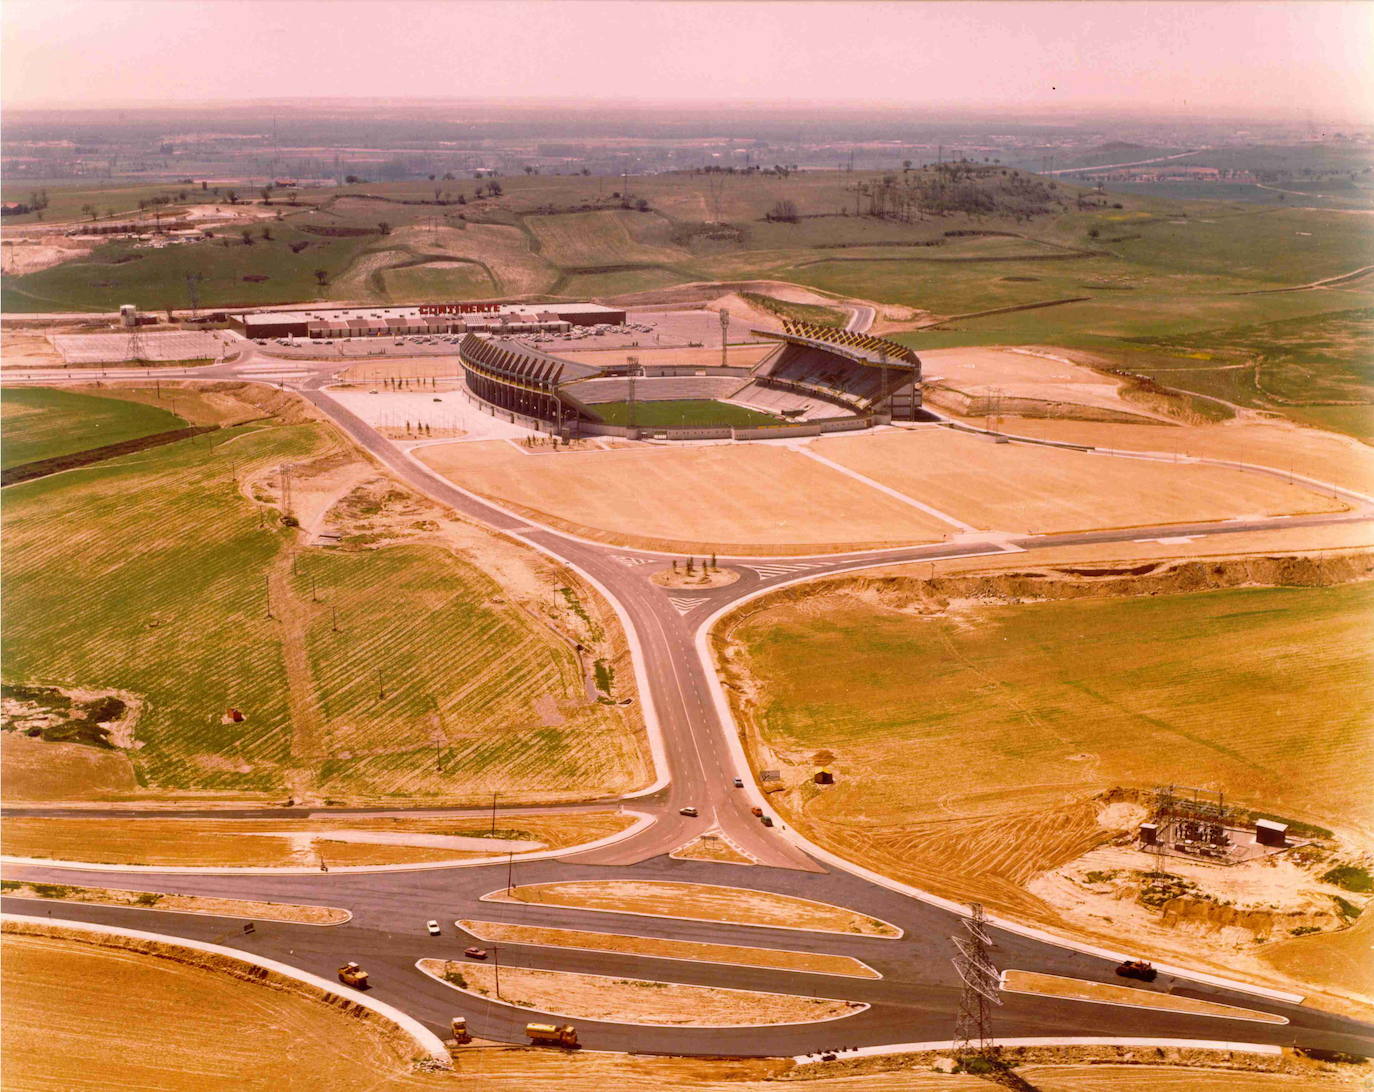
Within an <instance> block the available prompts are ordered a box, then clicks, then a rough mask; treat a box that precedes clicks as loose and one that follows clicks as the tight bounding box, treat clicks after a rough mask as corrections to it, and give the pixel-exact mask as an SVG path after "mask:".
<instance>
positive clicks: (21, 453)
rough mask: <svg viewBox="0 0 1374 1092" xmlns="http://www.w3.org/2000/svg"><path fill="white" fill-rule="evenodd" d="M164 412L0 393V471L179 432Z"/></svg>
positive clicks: (64, 396) (44, 390)
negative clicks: (147, 437) (157, 433)
mask: <svg viewBox="0 0 1374 1092" xmlns="http://www.w3.org/2000/svg"><path fill="white" fill-rule="evenodd" d="M185 425H186V421H185V420H184V419H183V418H181V417H178V416H177V415H176V414H175V413H172V412H171V411H169V410H164V409H159V408H158V407H156V406H145V405H141V404H139V403H138V402H127V401H123V400H121V399H117V398H100V397H98V396H96V395H90V394H75V393H73V392H71V391H62V390H53V389H51V388H48V387H5V388H4V389H3V390H2V391H0V466H4V467H5V468H6V469H8V468H9V467H11V466H18V465H19V464H21V463H31V462H34V461H36V460H38V459H51V458H54V457H56V456H58V455H70V454H72V453H73V452H76V451H86V450H88V449H90V448H93V447H104V446H105V445H106V444H117V443H120V442H122V441H124V440H136V439H138V438H139V437H140V436H151V435H152V434H153V433H155V432H167V431H169V430H170V429H176V428H184V427H185Z"/></svg>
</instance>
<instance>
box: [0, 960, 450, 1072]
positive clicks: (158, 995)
mask: <svg viewBox="0 0 1374 1092" xmlns="http://www.w3.org/2000/svg"><path fill="white" fill-rule="evenodd" d="M3 951H4V957H5V958H4V970H3V982H4V989H5V1000H6V1005H5V1009H6V1012H5V1042H4V1064H5V1084H6V1087H7V1088H12V1089H24V1090H34V1092H38V1090H40V1089H41V1090H49V1089H54V1088H86V1089H111V1090H113V1089H118V1088H159V1089H176V1090H185V1092H190V1090H191V1089H193V1088H210V1087H219V1088H227V1087H231V1086H232V1087H237V1088H254V1089H271V1088H278V1089H281V1088H293V1087H294V1088H300V1087H304V1084H303V1083H302V1081H303V1080H304V1079H305V1078H304V1074H305V1073H307V1072H308V1073H309V1074H310V1076H309V1078H308V1080H309V1082H310V1083H314V1084H316V1086H317V1087H318V1085H319V1084H320V1083H324V1084H327V1085H328V1086H329V1087H332V1088H344V1089H347V1088H354V1089H358V1090H359V1092H361V1090H362V1089H363V1088H374V1087H376V1086H377V1085H376V1082H377V1081H379V1080H380V1081H386V1080H388V1079H390V1080H395V1081H398V1082H402V1083H400V1084H398V1085H397V1087H406V1084H405V1083H404V1082H406V1081H407V1077H408V1076H409V1072H410V1069H411V1066H410V1058H409V1055H410V1053H411V1051H412V1050H413V1045H412V1044H411V1042H410V1041H409V1039H404V1038H403V1037H402V1036H400V1034H399V1033H398V1032H395V1033H387V1032H384V1031H383V1030H382V1029H381V1027H380V1026H379V1025H378V1024H376V1023H374V1022H373V1021H362V1020H355V1019H351V1018H350V1017H348V1016H345V1015H344V1014H343V1013H341V1012H340V1011H339V1010H338V1009H337V1008H334V1007H332V1006H330V1005H328V1004H326V1003H324V1002H322V1001H315V1000H312V999H308V998H306V997H304V996H299V995H296V994H293V993H290V992H285V991H280V990H273V989H269V988H267V987H264V986H263V985H261V984H259V983H256V982H248V981H243V980H240V979H236V978H230V977H229V976H227V975H224V974H220V973H217V972H215V971H212V970H208V969H205V968H203V967H199V966H193V965H189V964H186V963H181V962H174V961H172V960H170V959H163V958H158V957H156V956H149V955H142V954H137V953H133V952H126V951H119V950H117V949H107V948H98V947H95V946H93V945H91V944H86V943H81V942H78V941H73V940H66V939H55V938H50V937H39V936H15V935H11V934H6V936H5V937H4V941H3ZM209 1027H214V1028H215V1029H216V1030H215V1033H214V1034H213V1035H212V1034H207V1030H206V1029H207V1028H209ZM140 1039H142V1040H143V1041H142V1042H141V1043H140ZM312 1044H313V1045H312ZM140 1048H141V1049H140ZM421 1087H424V1086H421Z"/></svg>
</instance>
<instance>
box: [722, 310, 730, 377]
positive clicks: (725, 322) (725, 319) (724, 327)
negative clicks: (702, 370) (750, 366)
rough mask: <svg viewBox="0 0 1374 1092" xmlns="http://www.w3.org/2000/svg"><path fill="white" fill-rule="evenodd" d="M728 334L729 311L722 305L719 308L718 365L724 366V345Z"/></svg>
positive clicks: (727, 339)
mask: <svg viewBox="0 0 1374 1092" xmlns="http://www.w3.org/2000/svg"><path fill="white" fill-rule="evenodd" d="M729 334H730V312H729V311H727V310H726V309H725V308H724V307H722V308H721V309H720V366H721V367H722V368H723V367H725V346H726V343H727V342H728V341H729Z"/></svg>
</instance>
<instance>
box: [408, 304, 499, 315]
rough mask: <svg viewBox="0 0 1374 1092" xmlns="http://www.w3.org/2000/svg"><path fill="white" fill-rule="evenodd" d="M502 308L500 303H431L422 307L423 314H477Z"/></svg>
mask: <svg viewBox="0 0 1374 1092" xmlns="http://www.w3.org/2000/svg"><path fill="white" fill-rule="evenodd" d="M499 310H501V305H500V304H499V303H430V304H426V305H425V306H423V307H421V308H420V314H422V315H476V314H484V313H487V312H491V311H499Z"/></svg>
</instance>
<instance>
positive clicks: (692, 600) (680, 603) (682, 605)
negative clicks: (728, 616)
mask: <svg viewBox="0 0 1374 1092" xmlns="http://www.w3.org/2000/svg"><path fill="white" fill-rule="evenodd" d="M668 602H670V603H671V604H673V609H674V610H676V611H677V612H678V614H690V613H691V612H692V611H694V610H696V608H697V607H699V606H701V604H703V603H705V602H706V600H705V599H704V598H703V597H701V596H686V595H670V596H668Z"/></svg>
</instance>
